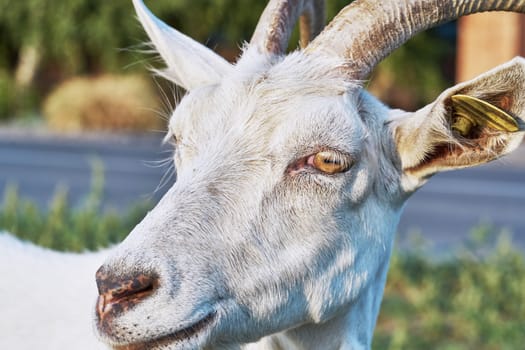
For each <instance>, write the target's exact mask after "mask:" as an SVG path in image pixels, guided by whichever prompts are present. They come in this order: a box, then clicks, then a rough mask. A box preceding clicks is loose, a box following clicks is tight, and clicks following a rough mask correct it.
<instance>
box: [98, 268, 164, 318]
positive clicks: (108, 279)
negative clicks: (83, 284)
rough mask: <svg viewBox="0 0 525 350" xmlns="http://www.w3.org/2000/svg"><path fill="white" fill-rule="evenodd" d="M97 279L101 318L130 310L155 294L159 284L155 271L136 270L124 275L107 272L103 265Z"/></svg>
mask: <svg viewBox="0 0 525 350" xmlns="http://www.w3.org/2000/svg"><path fill="white" fill-rule="evenodd" d="M96 280H97V287H98V294H99V296H98V301H97V315H98V317H99V319H100V320H103V319H104V318H106V317H108V316H113V317H114V316H116V315H118V314H120V313H122V312H124V311H127V310H129V309H130V308H132V307H134V306H135V305H137V304H139V303H140V302H142V301H143V300H144V299H146V298H147V297H148V296H150V295H151V294H153V293H154V291H155V290H156V289H157V287H158V285H159V283H158V280H159V279H158V277H157V275H155V274H153V273H143V272H136V273H134V274H131V275H126V276H123V275H117V274H114V273H110V272H106V271H105V269H104V268H103V267H101V268H100V269H99V270H98V271H97V273H96Z"/></svg>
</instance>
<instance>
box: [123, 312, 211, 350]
mask: <svg viewBox="0 0 525 350" xmlns="http://www.w3.org/2000/svg"><path fill="white" fill-rule="evenodd" d="M215 315H216V314H215V312H212V313H210V314H208V315H207V316H206V317H204V318H202V319H201V320H200V321H197V322H196V323H193V324H192V325H191V326H189V327H186V328H183V329H180V330H177V331H175V332H173V333H170V334H167V335H163V336H161V337H158V338H153V339H148V340H146V341H144V342H139V343H133V344H127V345H114V346H113V350H150V349H156V348H157V347H158V348H161V347H162V348H164V347H165V346H169V345H172V344H175V343H178V342H184V341H188V340H190V339H192V338H196V337H197V336H199V335H200V334H199V333H202V331H203V330H205V329H206V328H209V326H210V325H211V324H212V323H213V321H214V320H215ZM195 340H196V339H195Z"/></svg>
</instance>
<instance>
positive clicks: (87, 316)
mask: <svg viewBox="0 0 525 350" xmlns="http://www.w3.org/2000/svg"><path fill="white" fill-rule="evenodd" d="M107 254H108V251H107V250H105V251H100V252H96V253H82V254H75V253H60V252H56V251H52V250H49V249H44V248H41V247H37V246H35V245H32V244H30V243H26V242H22V241H20V240H18V239H17V238H15V237H13V236H11V235H9V234H8V233H5V232H0V276H2V282H1V283H0V310H1V313H2V317H1V318H0V329H1V330H2V332H1V336H0V349H17V350H26V349H27V350H29V349H31V350H32V349H53V350H61V349H75V350H83V349H86V350H87V349H89V350H96V349H107V347H105V346H104V345H102V343H100V342H99V341H98V340H97V338H96V336H95V332H94V330H93V326H92V324H93V320H92V317H93V316H92V315H93V310H94V307H93V306H94V303H95V299H96V296H97V288H96V284H95V278H94V274H95V271H96V270H97V268H98V266H100V264H101V263H102V261H103V259H104V257H105V256H107Z"/></svg>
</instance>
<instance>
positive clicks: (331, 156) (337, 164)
mask: <svg viewBox="0 0 525 350" xmlns="http://www.w3.org/2000/svg"><path fill="white" fill-rule="evenodd" d="M308 163H309V164H310V165H311V166H313V167H314V168H316V169H317V170H319V171H322V172H323V173H326V174H336V173H343V172H345V171H347V170H348V169H350V165H351V162H350V160H349V159H348V157H345V156H344V155H342V154H340V153H338V152H333V151H322V152H319V153H316V154H314V155H312V156H310V158H309V159H308Z"/></svg>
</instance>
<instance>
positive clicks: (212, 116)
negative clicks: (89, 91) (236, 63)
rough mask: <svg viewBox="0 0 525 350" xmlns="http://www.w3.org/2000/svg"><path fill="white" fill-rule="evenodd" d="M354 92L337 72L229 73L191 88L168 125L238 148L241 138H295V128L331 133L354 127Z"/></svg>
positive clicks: (207, 141)
mask: <svg viewBox="0 0 525 350" xmlns="http://www.w3.org/2000/svg"><path fill="white" fill-rule="evenodd" d="M356 96H358V89H356V88H350V85H349V84H347V83H345V82H344V81H343V80H342V79H341V78H340V77H338V78H332V77H330V76H324V77H322V76H317V75H315V79H314V78H313V77H312V79H305V78H304V77H301V76H296V75H294V74H290V72H286V71H285V69H283V68H282V67H280V66H279V67H277V68H275V67H274V68H272V69H269V70H267V71H265V72H258V73H256V74H253V75H252V76H251V77H250V78H249V79H247V78H246V75H244V76H243V79H238V77H236V76H234V77H231V78H227V79H225V80H224V81H223V82H222V83H221V84H218V85H215V86H208V87H204V88H201V89H198V90H196V91H192V92H191V93H190V94H189V95H188V96H186V97H185V98H184V99H183V101H182V102H181V104H180V105H179V107H178V108H177V110H176V111H175V113H174V115H173V117H172V120H171V122H170V125H171V129H172V130H173V132H174V133H175V134H177V133H179V134H182V135H181V137H185V136H186V137H188V136H189V138H190V139H192V138H193V139H195V140H194V141H195V143H199V144H201V145H202V146H203V147H207V148H209V147H210V146H212V144H213V143H215V142H219V143H220V145H222V146H225V143H227V142H229V143H234V144H236V145H237V146H238V147H247V145H246V143H250V144H252V145H256V144H260V145H263V144H264V145H268V144H270V143H272V142H279V141H280V138H282V137H286V135H288V136H289V137H291V136H293V137H296V138H297V137H300V135H299V134H300V133H301V132H305V133H307V134H308V135H307V136H308V137H312V139H316V138H319V137H326V136H328V135H329V133H323V132H319V133H317V134H318V135H312V133H311V131H312V130H317V131H323V130H325V129H335V131H336V132H335V136H344V134H345V133H346V134H348V133H352V132H354V131H356V130H357V129H359V128H358V127H356V126H355V125H354V124H360V120H358V119H359V118H357V116H358V113H357V109H356V105H357V98H356ZM349 107H350V108H349ZM352 117H354V118H352ZM337 130H340V131H341V132H339V133H338V132H337ZM314 134H315V133H314ZM324 134H326V135H324ZM332 134H333V133H332ZM338 134H340V135H338ZM316 136H317V137H316ZM275 138H277V139H275ZM339 138H341V137H339ZM197 139H198V140H197ZM303 139H305V137H303ZM203 140H204V142H203ZM190 141H191V140H190ZM286 141H287V142H293V140H286ZM327 142H330V140H327ZM220 145H219V144H218V145H215V146H216V147H219V148H220ZM248 149H251V147H248Z"/></svg>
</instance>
